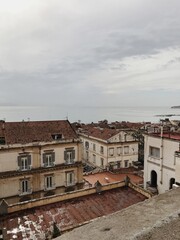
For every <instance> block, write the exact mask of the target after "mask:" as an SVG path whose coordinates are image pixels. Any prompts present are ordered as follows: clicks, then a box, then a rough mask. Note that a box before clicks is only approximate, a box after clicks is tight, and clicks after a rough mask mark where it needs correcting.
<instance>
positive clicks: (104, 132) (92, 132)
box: [80, 126, 120, 140]
mask: <svg viewBox="0 0 180 240" xmlns="http://www.w3.org/2000/svg"><path fill="white" fill-rule="evenodd" d="M119 132H120V131H119V130H116V129H109V128H99V127H91V126H85V127H84V128H83V130H82V131H80V133H83V134H86V135H88V136H92V137H95V138H99V139H102V140H108V139H109V138H111V137H112V136H114V135H116V134H118V133H119Z"/></svg>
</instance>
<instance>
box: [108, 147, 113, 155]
mask: <svg viewBox="0 0 180 240" xmlns="http://www.w3.org/2000/svg"><path fill="white" fill-rule="evenodd" d="M113 155H114V148H109V156H113Z"/></svg>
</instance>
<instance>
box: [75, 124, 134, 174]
mask: <svg viewBox="0 0 180 240" xmlns="http://www.w3.org/2000/svg"><path fill="white" fill-rule="evenodd" d="M78 133H79V136H80V138H81V139H82V142H83V158H84V160H85V161H89V162H91V163H93V164H94V165H96V166H98V167H101V168H103V169H109V170H116V169H120V168H128V167H130V166H132V164H133V162H134V161H138V141H136V140H135V139H134V138H133V136H132V131H128V130H126V131H125V130H116V129H108V128H100V127H89V126H85V127H84V128H82V129H79V131H78Z"/></svg>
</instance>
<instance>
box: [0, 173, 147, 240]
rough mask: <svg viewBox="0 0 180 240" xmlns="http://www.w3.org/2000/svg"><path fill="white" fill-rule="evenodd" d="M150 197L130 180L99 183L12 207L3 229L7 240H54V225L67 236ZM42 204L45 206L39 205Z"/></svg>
mask: <svg viewBox="0 0 180 240" xmlns="http://www.w3.org/2000/svg"><path fill="white" fill-rule="evenodd" d="M150 197H151V195H150V194H149V193H148V192H147V191H144V190H143V189H142V188H139V187H138V186H136V185H134V184H132V183H131V182H129V180H128V178H126V179H125V180H123V181H119V182H114V183H111V184H105V185H102V184H100V183H99V182H98V181H97V182H96V184H95V185H94V186H93V187H91V188H89V189H81V190H78V191H73V192H70V193H68V194H60V195H56V196H50V197H48V198H43V199H39V200H36V201H29V202H22V203H18V204H13V206H8V211H7V213H6V215H1V213H0V230H1V229H2V230H4V235H5V236H6V238H4V239H39V240H40V239H52V238H54V237H52V236H54V232H55V231H54V228H53V226H54V225H56V229H58V230H59V231H58V232H59V233H60V234H63V233H65V232H67V231H71V230H73V229H74V228H77V227H79V226H82V225H84V224H87V223H89V222H92V221H93V220H95V219H97V218H98V219H100V217H102V216H105V215H109V217H110V214H112V213H114V212H117V211H119V210H122V209H125V208H127V207H129V206H131V205H133V204H136V203H140V202H142V201H144V200H145V199H147V198H150ZM56 198H58V199H56ZM110 199H111V201H109V200H110ZM42 201H43V202H44V204H43V206H42V205H39V202H42ZM47 201H48V202H47ZM30 207H31V208H30ZM107 227H110V226H107ZM56 232H57V231H56ZM87 234H88V232H84V233H83V235H87ZM56 236H57V235H56ZM81 238H82V239H84V237H83V236H82V237H81ZM67 239H68V238H67ZM69 239H74V238H73V236H72V237H71V238H69ZM99 239H100V238H99ZM108 239H111V238H108Z"/></svg>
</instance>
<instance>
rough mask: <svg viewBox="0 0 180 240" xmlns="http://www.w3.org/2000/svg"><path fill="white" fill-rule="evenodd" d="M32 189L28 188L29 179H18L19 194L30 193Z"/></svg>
mask: <svg viewBox="0 0 180 240" xmlns="http://www.w3.org/2000/svg"><path fill="white" fill-rule="evenodd" d="M30 193H32V190H31V188H30V180H29V179H23V180H20V195H25V194H30Z"/></svg>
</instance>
